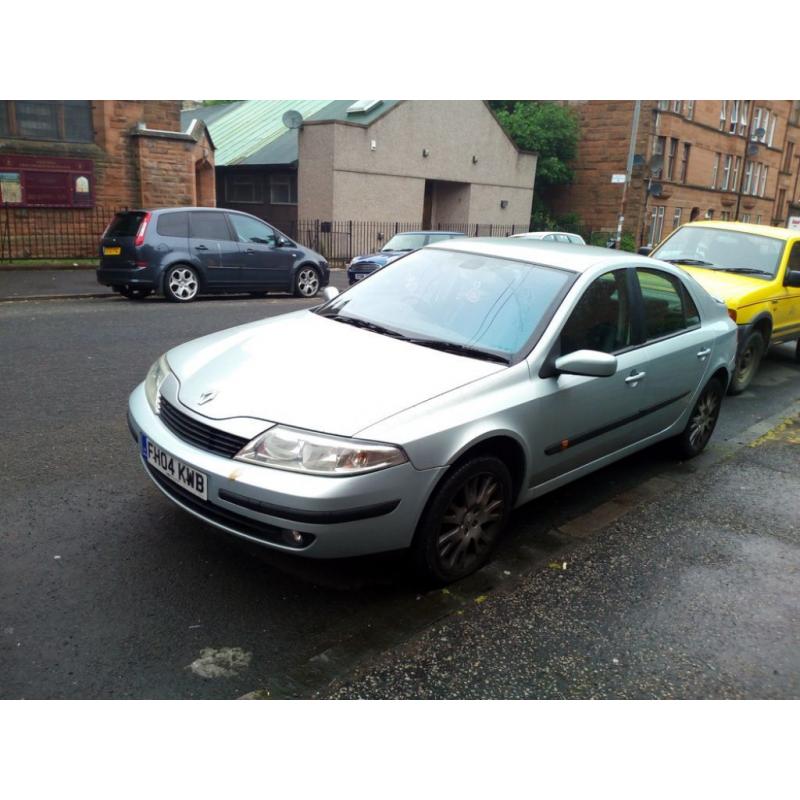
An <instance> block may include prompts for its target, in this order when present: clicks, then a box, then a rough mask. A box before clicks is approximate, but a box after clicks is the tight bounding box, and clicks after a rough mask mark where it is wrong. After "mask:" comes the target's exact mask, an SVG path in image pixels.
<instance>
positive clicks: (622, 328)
mask: <svg viewBox="0 0 800 800" xmlns="http://www.w3.org/2000/svg"><path fill="white" fill-rule="evenodd" d="M632 343H633V340H632V329H631V313H630V300H629V298H628V285H627V281H626V280H625V270H615V271H614V272H606V273H605V275H601V276H600V277H599V278H597V279H596V280H595V281H594V282H593V283H591V284H590V285H589V288H588V289H587V290H586V291H585V292H584V293H583V296H582V297H581V299H580V300H579V301H578V303H577V305H576V306H575V308H574V309H573V310H572V314H570V317H569V319H568V320H567V323H566V325H564V328H563V329H562V331H561V355H566V354H567V353H572V352H574V351H575V350H599V351H600V352H601V353H615V352H617V351H618V350H623V349H624V348H626V347H629V346H630V345H631V344H632Z"/></svg>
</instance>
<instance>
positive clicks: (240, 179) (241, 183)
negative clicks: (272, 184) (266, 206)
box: [225, 172, 264, 203]
mask: <svg viewBox="0 0 800 800" xmlns="http://www.w3.org/2000/svg"><path fill="white" fill-rule="evenodd" d="M262 186H263V184H262V180H261V176H260V175H258V174H257V173H253V172H249V173H248V172H244V173H236V172H234V173H232V174H228V175H227V176H226V180H225V200H227V201H228V202H229V203H263V202H264V192H263V189H262Z"/></svg>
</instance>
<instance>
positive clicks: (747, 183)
mask: <svg viewBox="0 0 800 800" xmlns="http://www.w3.org/2000/svg"><path fill="white" fill-rule="evenodd" d="M752 184H753V162H752V161H748V162H747V164H746V166H745V168H744V180H743V181H742V194H750V188H751V186H752Z"/></svg>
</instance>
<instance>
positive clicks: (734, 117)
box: [728, 100, 739, 133]
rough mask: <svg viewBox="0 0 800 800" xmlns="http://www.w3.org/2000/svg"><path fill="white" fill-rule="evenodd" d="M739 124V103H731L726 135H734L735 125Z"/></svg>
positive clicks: (735, 101)
mask: <svg viewBox="0 0 800 800" xmlns="http://www.w3.org/2000/svg"><path fill="white" fill-rule="evenodd" d="M738 122H739V101H738V100H733V101H731V120H730V123H729V124H728V133H736V124H737V123H738Z"/></svg>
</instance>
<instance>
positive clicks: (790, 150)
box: [782, 142, 794, 172]
mask: <svg viewBox="0 0 800 800" xmlns="http://www.w3.org/2000/svg"><path fill="white" fill-rule="evenodd" d="M793 157H794V142H786V153H785V154H784V158H783V167H782V170H783V172H791V171H792V158H793Z"/></svg>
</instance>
